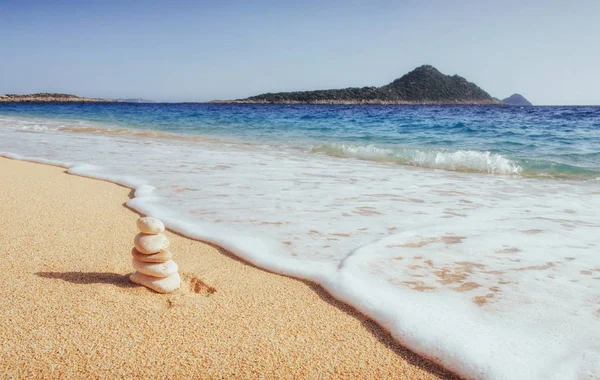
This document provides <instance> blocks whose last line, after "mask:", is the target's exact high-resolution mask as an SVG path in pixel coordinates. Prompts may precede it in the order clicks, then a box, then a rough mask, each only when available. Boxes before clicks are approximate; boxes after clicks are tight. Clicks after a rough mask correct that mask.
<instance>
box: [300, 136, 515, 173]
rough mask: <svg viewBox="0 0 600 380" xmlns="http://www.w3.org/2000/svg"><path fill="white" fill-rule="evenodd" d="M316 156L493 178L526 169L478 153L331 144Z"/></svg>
mask: <svg viewBox="0 0 600 380" xmlns="http://www.w3.org/2000/svg"><path fill="white" fill-rule="evenodd" d="M311 151H312V152H314V153H322V154H327V155H329V156H333V157H350V158H358V159H361V160H368V161H377V162H391V163H397V164H402V165H411V166H418V167H424V168H431V169H443V170H452V171H461V172H481V173H489V174H505V175H518V174H521V173H522V172H523V168H522V167H521V166H520V165H519V164H518V163H517V162H515V161H513V160H511V159H509V158H506V157H504V156H503V155H501V154H496V153H491V152H480V151H475V150H455V151H451V150H441V149H427V148H412V147H393V148H387V147H380V146H376V145H372V144H371V145H356V144H340V143H327V144H323V145H319V146H313V147H311Z"/></svg>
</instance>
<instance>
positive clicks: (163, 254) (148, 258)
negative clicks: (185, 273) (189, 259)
mask: <svg viewBox="0 0 600 380" xmlns="http://www.w3.org/2000/svg"><path fill="white" fill-rule="evenodd" d="M131 256H133V257H134V258H136V259H137V260H139V261H143V262H145V263H164V262H165V261H169V260H171V259H172V258H173V254H172V253H171V251H169V250H167V249H163V250H162V251H160V252H158V253H155V254H152V255H146V254H143V253H140V252H138V250H137V249H135V248H131Z"/></svg>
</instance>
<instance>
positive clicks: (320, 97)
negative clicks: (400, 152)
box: [215, 65, 502, 105]
mask: <svg viewBox="0 0 600 380" xmlns="http://www.w3.org/2000/svg"><path fill="white" fill-rule="evenodd" d="M215 103H241V104H244V103H251V104H415V105H421V104H422V105H426V104H433V105H435V104H449V105H451V104H473V105H479V104H502V102H499V101H498V100H495V99H494V98H492V97H491V96H490V95H489V94H488V93H487V92H485V91H484V90H482V89H481V88H479V87H478V86H477V85H476V84H474V83H471V82H469V81H467V80H466V79H465V78H463V77H461V76H458V75H452V76H450V75H444V74H442V73H441V72H439V71H438V70H437V69H436V68H435V67H433V66H431V65H423V66H420V67H417V68H416V69H414V70H413V71H411V72H409V73H408V74H405V75H404V76H402V77H401V78H398V79H396V80H394V81H393V82H391V83H389V84H387V85H385V86H382V87H360V88H359V87H350V88H345V89H339V90H317V91H297V92H278V93H267V94H261V95H256V96H251V97H249V98H246V99H237V100H230V101H215Z"/></svg>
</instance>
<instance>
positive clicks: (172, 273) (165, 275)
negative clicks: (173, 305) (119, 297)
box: [129, 216, 181, 293]
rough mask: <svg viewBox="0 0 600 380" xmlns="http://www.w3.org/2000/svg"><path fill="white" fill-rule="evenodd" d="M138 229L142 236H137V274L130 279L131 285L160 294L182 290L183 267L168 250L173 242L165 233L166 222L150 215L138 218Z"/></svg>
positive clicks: (135, 259)
mask: <svg viewBox="0 0 600 380" xmlns="http://www.w3.org/2000/svg"><path fill="white" fill-rule="evenodd" d="M137 227H138V230H140V233H139V234H137V235H136V236H135V240H134V245H135V248H133V249H132V250H131V254H132V256H133V258H132V259H131V262H132V264H133V267H134V268H135V272H133V274H132V275H131V276H129V279H130V280H131V282H134V283H136V284H138V285H142V286H145V287H147V288H150V289H152V290H154V291H155V292H158V293H171V292H173V291H175V290H177V289H179V286H180V284H181V277H179V273H178V270H179V267H178V266H177V264H176V263H175V261H173V260H172V258H173V255H172V254H171V252H170V251H169V250H167V248H169V239H167V237H166V236H165V235H163V234H162V233H163V232H164V230H165V225H164V224H163V222H161V221H160V220H158V219H156V218H152V217H148V216H146V217H143V218H139V219H138V221H137Z"/></svg>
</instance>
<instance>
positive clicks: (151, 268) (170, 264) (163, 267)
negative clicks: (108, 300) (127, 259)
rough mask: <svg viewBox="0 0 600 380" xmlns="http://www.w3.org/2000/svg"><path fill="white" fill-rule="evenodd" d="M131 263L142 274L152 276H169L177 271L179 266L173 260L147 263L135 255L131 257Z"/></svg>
mask: <svg viewBox="0 0 600 380" xmlns="http://www.w3.org/2000/svg"><path fill="white" fill-rule="evenodd" d="M131 263H132V264H133V267H134V268H135V270H137V271H138V272H140V273H141V274H145V275H146V276H152V277H159V278H163V277H169V276H170V275H172V274H175V273H177V271H178V270H179V267H178V266H177V263H175V261H173V260H169V261H166V262H164V263H145V262H143V261H139V260H137V259H136V258H135V257H134V258H132V259H131Z"/></svg>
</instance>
